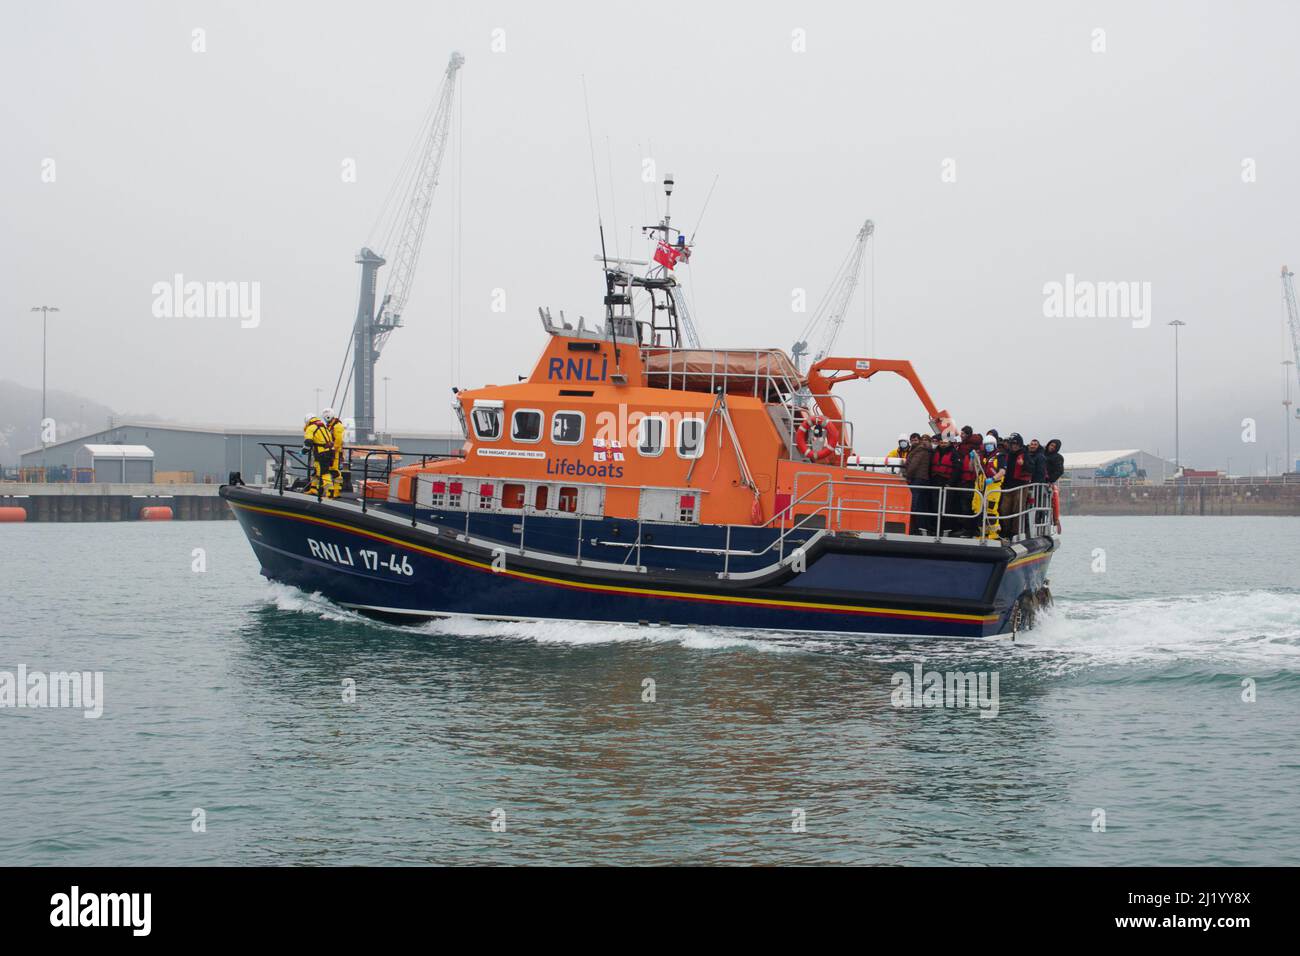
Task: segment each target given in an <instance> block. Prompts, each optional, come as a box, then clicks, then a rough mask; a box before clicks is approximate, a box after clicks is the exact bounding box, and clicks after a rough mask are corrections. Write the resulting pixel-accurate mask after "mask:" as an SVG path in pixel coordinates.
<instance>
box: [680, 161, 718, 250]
mask: <svg viewBox="0 0 1300 956" xmlns="http://www.w3.org/2000/svg"><path fill="white" fill-rule="evenodd" d="M717 185H718V174H717V173H715V174H714V176H713V185H712V186H710V187H709V194H708V195H707V196H705V197H704V205H703V206H701V207H700V218H699V219H696V220H695V228H694V229H693V230H692V231H691V238H690V240H689V241H688V242H687V243H686V244H687V245H688V246H690V245H694V244H695V236H696V234H697V233H698V232H699V231H700V223H702V222H703V221H704V213H705V212H706V211H708V208H709V200H710V199H712V198H713V190H714V189H715V188H716V187H717Z"/></svg>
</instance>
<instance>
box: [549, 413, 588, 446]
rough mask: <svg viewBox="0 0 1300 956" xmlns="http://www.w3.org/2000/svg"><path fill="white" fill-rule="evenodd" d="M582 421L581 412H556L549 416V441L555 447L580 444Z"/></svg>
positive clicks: (583, 422)
mask: <svg viewBox="0 0 1300 956" xmlns="http://www.w3.org/2000/svg"><path fill="white" fill-rule="evenodd" d="M584 419H585V416H584V415H583V414H582V412H556V413H555V414H554V415H552V416H551V441H553V442H555V444H557V445H578V444H581V443H582V431H583V426H584V424H585V421H584Z"/></svg>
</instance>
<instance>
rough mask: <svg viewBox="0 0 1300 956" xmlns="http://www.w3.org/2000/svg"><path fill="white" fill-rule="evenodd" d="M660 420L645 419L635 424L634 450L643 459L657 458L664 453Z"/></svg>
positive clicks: (661, 420)
mask: <svg viewBox="0 0 1300 956" xmlns="http://www.w3.org/2000/svg"><path fill="white" fill-rule="evenodd" d="M665 430H666V427H665V424H664V420H663V419H662V418H650V417H646V418H643V419H641V421H640V422H639V423H638V424H637V432H636V434H637V438H636V450H637V451H638V452H640V453H641V457H643V458H657V457H658V456H659V455H662V454H663V451H664V431H665Z"/></svg>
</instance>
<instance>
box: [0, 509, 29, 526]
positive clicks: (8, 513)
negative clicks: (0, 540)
mask: <svg viewBox="0 0 1300 956" xmlns="http://www.w3.org/2000/svg"><path fill="white" fill-rule="evenodd" d="M26 520H27V509H26V508H22V507H19V506H18V505H6V506H5V507H3V508H0V522H4V521H26Z"/></svg>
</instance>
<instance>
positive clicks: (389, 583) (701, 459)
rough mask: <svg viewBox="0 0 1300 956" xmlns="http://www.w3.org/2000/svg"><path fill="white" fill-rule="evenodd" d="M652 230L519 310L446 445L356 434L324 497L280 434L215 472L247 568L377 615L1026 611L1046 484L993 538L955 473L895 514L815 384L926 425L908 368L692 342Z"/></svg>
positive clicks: (840, 623)
mask: <svg viewBox="0 0 1300 956" xmlns="http://www.w3.org/2000/svg"><path fill="white" fill-rule="evenodd" d="M656 228H659V229H662V230H663V237H662V239H661V243H660V245H661V248H660V252H662V246H667V247H668V248H669V250H670V254H668V255H662V254H656V259H655V262H654V263H649V262H647V263H633V262H632V261H631V260H616V261H612V262H611V261H608V260H602V261H601V268H602V271H603V273H604V279H605V299H604V315H603V317H602V319H603V321H600V322H599V323H596V324H594V326H593V327H588V326H587V323H586V321H585V320H579V321H578V322H577V324H576V326H575V325H574V324H572V323H570V322H568V321H567V320H565V319H564V317H563V314H561V317H560V319H559V320H558V321H557V320H556V319H555V318H554V317H553V316H552V314H551V313H550V311H549V310H547V309H540V310H539V315H540V319H541V331H542V333H543V335H544V346H543V348H542V352H541V357H540V358H539V359H538V361H537V364H536V365H535V366H534V368H533V370H532V373H531V374H530V375H529V376H528V378H527V380H525V381H521V382H519V383H517V384H513V385H501V386H488V387H484V388H477V389H467V390H459V391H457V392H456V394H455V408H456V410H457V412H458V413H459V418H460V422H461V425H462V428H463V430H464V433H465V441H464V445H463V447H462V450H461V453H460V454H458V455H456V456H453V457H446V458H438V459H430V458H428V457H423V458H421V457H420V456H411V455H407V456H405V457H404V458H402V460H401V462H398V461H396V460H395V457H396V456H394V455H393V454H392V452H391V451H389V452H388V453H387V458H386V460H378V459H381V458H383V456H384V452H382V451H381V452H375V451H374V450H373V449H368V450H366V451H365V453H364V455H363V456H362V457H361V458H360V459H357V458H354V459H353V462H352V474H351V485H352V486H353V487H354V488H356V489H358V490H357V491H355V492H353V493H351V494H345V495H343V496H342V497H341V498H337V499H333V500H331V499H329V498H323V497H321V496H320V495H309V494H304V493H303V492H301V491H295V490H294V487H295V485H294V483H293V481H292V472H293V467H292V464H291V462H289V459H291V458H292V457H293V450H292V449H285V448H279V449H278V451H273V454H278V455H279V457H280V459H281V461H282V462H285V466H284V467H282V468H280V469H279V472H278V474H277V475H275V476H274V478H273V479H272V480H271V481H269V482H268V484H267V485H266V486H263V487H253V486H247V485H244V484H243V483H242V482H236V481H232V483H231V484H229V485H226V486H223V487H222V489H221V494H222V496H223V497H224V498H225V499H226V500H227V501H228V502H229V503H230V505H231V507H232V508H233V509H234V512H235V515H236V516H237V518H238V519H239V522H240V524H241V525H242V527H243V529H244V531H245V533H246V534H247V536H248V539H249V541H250V543H251V544H252V546H253V550H254V552H255V553H256V555H257V557H258V559H259V561H260V562H261V566H262V573H263V574H264V575H265V576H266V577H268V578H270V579H273V580H275V581H279V582H284V583H287V584H290V585H294V586H296V587H299V588H301V589H303V590H306V591H310V592H319V593H321V594H322V595H324V596H326V597H327V598H329V599H331V600H332V601H334V602H336V603H338V604H339V605H342V606H344V607H347V608H352V609H355V610H357V611H359V612H362V613H365V614H367V615H373V616H376V617H381V618H384V619H390V620H396V621H418V620H421V619H427V618H430V617H442V616H451V615H468V616H472V617H475V618H485V619H493V620H576V621H590V622H605V623H620V624H634V625H635V624H641V625H686V626H695V627H702V628H742V629H746V630H776V631H800V632H819V633H834V634H850V635H904V636H937V637H986V636H992V635H999V634H1012V635H1014V634H1015V633H1016V632H1017V631H1020V630H1022V629H1024V628H1026V627H1028V626H1030V625H1031V624H1032V621H1033V617H1034V614H1035V611H1036V610H1037V609H1038V608H1039V607H1040V606H1041V605H1042V604H1043V603H1044V601H1045V600H1046V599H1047V596H1048V592H1047V586H1046V584H1047V569H1048V564H1049V561H1050V558H1051V555H1052V552H1053V551H1054V549H1055V548H1056V545H1057V539H1056V538H1055V536H1054V534H1053V527H1052V515H1051V513H1050V511H1051V509H1050V501H1051V497H1050V489H1047V488H1033V487H1031V489H1030V491H1029V493H1027V494H1025V495H1024V496H1023V497H1022V500H1023V501H1024V502H1025V503H1026V508H1025V510H1024V511H1023V512H1022V513H1020V514H1018V515H1007V514H1005V513H1004V514H1002V515H1001V516H1000V519H1001V526H1002V527H1003V528H1004V529H1008V533H1004V534H1003V536H1002V537H999V538H991V537H990V536H988V535H984V534H973V535H970V536H957V534H956V532H959V531H962V530H963V529H968V528H969V527H970V526H971V525H972V523H974V524H977V525H979V527H980V528H981V529H982V528H983V527H985V526H986V525H987V523H988V518H987V515H986V514H985V511H986V509H985V508H984V507H982V505H981V502H980V501H979V496H978V494H974V493H973V492H972V491H971V490H970V489H956V488H948V489H944V490H943V492H942V493H940V494H939V495H938V496H937V497H938V498H939V502H938V504H937V505H936V506H935V511H934V512H933V513H931V514H929V515H926V514H920V513H917V512H915V511H914V510H913V506H912V495H911V493H910V491H909V488H908V486H907V484H906V482H905V481H904V480H903V479H902V478H901V477H900V476H899V475H898V474H897V473H896V469H895V468H893V467H891V465H892V464H893V463H891V462H890V461H889V460H887V459H886V460H882V459H868V458H864V457H860V456H859V455H858V453H857V452H855V450H854V444H853V443H854V429H853V423H852V422H851V421H850V420H849V418H848V416H847V414H846V408H845V405H844V402H843V400H842V399H841V397H840V396H838V395H835V394H834V393H833V389H834V387H835V386H836V385H837V384H839V383H842V382H845V381H848V380H854V379H869V378H871V377H873V376H876V375H879V374H891V375H899V376H901V377H902V378H904V379H905V380H906V381H907V382H909V383H910V384H911V386H912V388H913V390H914V391H915V393H916V396H917V399H918V401H919V403H920V406H921V409H922V410H923V411H924V413H925V415H926V418H927V419H928V421H929V423H930V426H931V428H932V429H933V431H934V432H935V433H939V432H942V431H944V430H950V429H951V428H952V417H951V416H950V415H949V414H948V412H947V411H946V410H944V409H940V408H938V407H937V406H936V405H935V403H934V402H933V401H932V400H931V398H930V395H929V393H928V392H927V390H926V389H925V388H924V386H923V385H922V383H921V381H920V379H919V377H918V376H917V374H916V372H915V370H914V369H913V368H912V365H911V364H910V363H909V362H907V361H901V360H882V359H876V358H868V357H828V358H825V359H822V360H821V361H819V362H816V363H815V364H813V365H812V366H811V367H810V368H809V369H808V371H807V373H806V374H803V373H801V372H800V371H799V370H798V368H797V367H796V365H795V364H794V362H793V361H792V360H791V358H790V357H789V356H788V355H787V354H786V353H785V352H784V351H782V350H780V349H776V348H759V349H711V348H703V347H700V346H699V345H698V344H696V343H695V342H694V341H691V340H690V339H691V338H693V335H692V334H691V333H692V326H691V323H690V318H689V315H688V314H686V312H685V309H684V302H683V300H682V297H681V295H680V290H679V287H678V286H677V280H676V277H675V275H674V274H673V270H672V266H673V265H674V264H676V261H677V259H678V258H681V257H685V256H688V255H689V248H688V247H687V245H686V242H685V239H684V237H682V236H681V235H680V234H677V235H676V237H675V238H676V241H675V242H673V241H671V240H672V239H673V237H672V236H671V235H670V234H669V232H668V227H667V223H666V221H665V222H664V223H661V225H660V227H656ZM663 240H670V241H663ZM638 265H645V266H648V267H649V268H647V269H646V271H645V273H644V274H637V268H636V267H637V266H638ZM634 294H635V295H634ZM638 299H639V303H638V304H639V306H640V308H639V311H638V309H637V308H635V307H634V303H635V302H637V300H638ZM411 462H416V463H411ZM873 462H874V466H873V465H872V463H873ZM363 472H364V474H363ZM304 485H305V483H304V482H299V483H298V487H302V486H304ZM918 527H922V528H925V529H926V533H924V534H917V533H914V532H915V531H916V530H917V528H918ZM1012 530H1014V532H1015V533H1010V531H1012Z"/></svg>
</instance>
